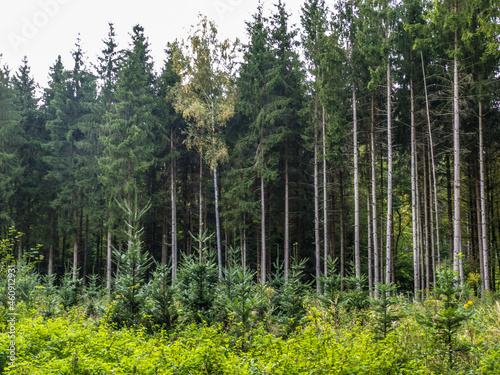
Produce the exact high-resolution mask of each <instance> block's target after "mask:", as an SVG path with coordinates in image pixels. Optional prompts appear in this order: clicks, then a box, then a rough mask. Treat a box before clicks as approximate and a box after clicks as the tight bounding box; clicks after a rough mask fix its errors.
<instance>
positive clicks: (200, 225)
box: [198, 153, 203, 263]
mask: <svg viewBox="0 0 500 375" xmlns="http://www.w3.org/2000/svg"><path fill="white" fill-rule="evenodd" d="M202 181H203V156H202V155H201V153H200V181H199V187H198V189H199V197H198V203H199V207H198V209H199V213H198V215H199V217H198V238H199V239H200V241H199V242H198V249H199V250H200V263H201V261H202V260H203V259H202V257H203V254H202V253H201V249H202V248H203V243H202V241H201V236H202V235H203V185H202Z"/></svg>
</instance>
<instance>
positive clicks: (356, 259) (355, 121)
mask: <svg viewBox="0 0 500 375" xmlns="http://www.w3.org/2000/svg"><path fill="white" fill-rule="evenodd" d="M352 115H353V149H354V150H353V159H354V266H355V268H356V277H357V278H360V277H361V261H360V256H359V181H358V115H357V108H356V85H355V83H354V82H353V83H352Z"/></svg>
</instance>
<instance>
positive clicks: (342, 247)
mask: <svg viewBox="0 0 500 375" xmlns="http://www.w3.org/2000/svg"><path fill="white" fill-rule="evenodd" d="M344 225H345V223H344V178H343V173H342V171H340V277H341V278H342V279H341V282H340V287H341V289H342V290H344V280H343V279H344V277H345V241H344V240H345V239H344V237H345V228H344Z"/></svg>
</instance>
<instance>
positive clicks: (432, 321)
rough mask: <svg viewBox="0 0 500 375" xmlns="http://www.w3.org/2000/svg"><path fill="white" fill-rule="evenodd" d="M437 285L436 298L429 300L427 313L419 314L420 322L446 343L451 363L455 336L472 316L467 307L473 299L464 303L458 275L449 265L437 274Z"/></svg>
mask: <svg viewBox="0 0 500 375" xmlns="http://www.w3.org/2000/svg"><path fill="white" fill-rule="evenodd" d="M437 279H438V282H437V286H436V287H435V288H434V290H433V294H434V295H435V297H436V300H435V301H434V302H433V301H428V304H429V308H428V310H427V312H426V314H425V315H420V316H419V319H418V320H419V322H420V323H421V324H424V325H426V326H428V327H430V328H431V329H432V330H433V332H434V333H435V334H437V337H440V338H441V339H442V341H443V342H444V343H445V345H446V350H447V352H448V359H449V362H450V365H451V364H452V361H453V351H454V345H453V341H454V337H455V336H456V333H457V331H458V330H459V328H460V327H461V326H462V324H463V323H464V322H465V321H466V320H468V319H469V318H470V317H471V312H470V311H468V310H467V309H468V308H469V307H470V305H472V301H468V302H467V303H466V304H463V301H462V298H461V295H462V292H463V288H462V287H461V286H460V284H459V282H458V279H457V275H456V274H455V273H454V272H453V270H451V269H450V268H448V267H445V268H443V269H442V270H441V271H440V272H438V274H437Z"/></svg>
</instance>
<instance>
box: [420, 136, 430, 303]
mask: <svg viewBox="0 0 500 375" xmlns="http://www.w3.org/2000/svg"><path fill="white" fill-rule="evenodd" d="M423 149H424V152H423V153H422V155H423V156H422V158H423V164H424V176H423V177H424V178H423V180H424V188H423V193H424V237H425V242H424V249H425V258H424V265H425V289H426V290H427V293H428V292H429V290H430V288H431V279H430V263H429V259H430V248H429V198H428V183H427V181H428V180H427V175H428V174H427V162H426V150H425V145H424V146H423Z"/></svg>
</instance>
